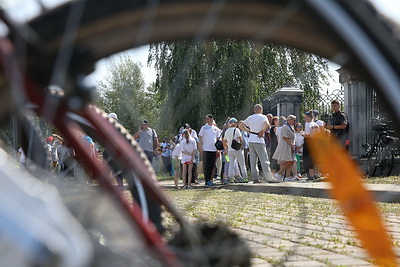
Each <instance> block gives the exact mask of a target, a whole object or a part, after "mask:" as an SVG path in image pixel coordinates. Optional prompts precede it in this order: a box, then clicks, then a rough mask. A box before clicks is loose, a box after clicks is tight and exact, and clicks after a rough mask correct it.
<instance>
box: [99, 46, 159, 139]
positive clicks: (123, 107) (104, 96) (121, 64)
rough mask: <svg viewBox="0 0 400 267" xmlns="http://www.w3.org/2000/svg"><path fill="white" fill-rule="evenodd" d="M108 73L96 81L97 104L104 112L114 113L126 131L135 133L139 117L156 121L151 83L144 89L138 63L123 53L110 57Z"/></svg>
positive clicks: (153, 92) (155, 103) (157, 109)
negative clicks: (98, 95)
mask: <svg viewBox="0 0 400 267" xmlns="http://www.w3.org/2000/svg"><path fill="white" fill-rule="evenodd" d="M108 70H109V74H108V75H107V76H106V77H105V78H104V79H103V80H102V81H99V82H98V86H99V89H100V90H99V93H100V97H99V99H98V101H97V105H98V106H99V107H100V108H102V109H103V110H104V111H105V112H107V113H110V112H115V113H116V114H117V115H118V119H119V121H120V122H121V124H123V125H124V126H125V128H127V129H128V130H129V131H130V132H136V130H137V129H138V127H139V125H140V121H141V120H143V119H147V120H149V121H150V122H151V123H152V124H156V120H158V118H159V108H158V105H157V102H156V100H155V97H154V94H155V90H154V85H150V86H149V88H148V89H147V90H146V89H145V82H144V78H143V74H142V72H141V70H140V65H138V64H137V63H135V62H134V61H133V60H132V58H130V57H129V55H128V54H126V53H124V54H122V55H121V56H119V57H117V59H114V60H112V62H111V64H110V66H109V67H108Z"/></svg>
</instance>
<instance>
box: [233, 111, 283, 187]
mask: <svg viewBox="0 0 400 267" xmlns="http://www.w3.org/2000/svg"><path fill="white" fill-rule="evenodd" d="M262 112H263V108H262V106H261V105H260V104H256V105H255V106H254V114H253V115H251V116H249V117H247V119H246V120H244V121H243V122H242V123H241V124H240V128H241V129H242V130H243V131H248V132H250V137H249V148H250V169H251V177H252V181H251V182H252V183H258V182H259V180H258V167H257V160H259V161H260V163H261V168H262V170H263V175H264V179H265V180H266V181H267V182H269V183H278V182H279V181H278V180H276V179H275V178H274V177H272V174H271V169H270V167H269V158H268V154H267V149H266V147H265V142H264V134H265V132H266V131H267V130H268V129H269V128H270V124H269V122H268V118H267V116H265V115H263V114H262ZM246 126H247V127H246Z"/></svg>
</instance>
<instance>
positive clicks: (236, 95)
mask: <svg viewBox="0 0 400 267" xmlns="http://www.w3.org/2000/svg"><path fill="white" fill-rule="evenodd" d="M148 63H149V64H150V65H151V64H154V66H155V68H156V70H157V80H156V83H155V88H154V90H155V92H156V94H157V95H158V97H159V98H160V99H163V100H164V105H163V108H162V112H161V118H160V119H161V122H163V123H162V124H161V127H163V128H164V129H166V130H169V131H173V130H174V129H176V127H178V126H179V125H181V124H183V123H186V122H188V123H190V124H191V125H192V127H194V128H196V129H198V128H199V127H200V126H201V125H202V124H203V123H204V120H203V117H204V115H205V114H208V113H212V114H213V115H214V116H215V117H216V120H217V122H223V121H224V120H225V118H226V117H228V116H229V117H231V116H235V117H238V118H244V117H246V116H248V115H249V114H251V113H252V107H253V105H254V104H255V103H261V101H262V100H263V99H264V98H266V97H267V96H269V95H271V94H272V93H273V92H274V91H275V90H276V89H278V88H280V87H282V86H283V85H284V84H288V83H290V84H292V85H294V86H297V87H299V88H301V89H302V90H304V91H305V94H304V103H303V109H307V106H310V107H311V106H312V104H313V103H312V102H313V101H316V99H318V95H319V91H320V89H321V87H322V86H323V85H324V84H326V83H327V78H328V65H327V62H326V61H325V60H323V59H322V58H320V57H318V56H315V55H313V54H309V53H306V52H303V51H300V50H296V49H293V48H289V47H286V46H278V45H264V44H262V45H260V44H257V43H254V42H252V41H238V40H213V41H202V42H190V41H178V42H162V43H157V44H152V45H151V46H150V53H149V58H148Z"/></svg>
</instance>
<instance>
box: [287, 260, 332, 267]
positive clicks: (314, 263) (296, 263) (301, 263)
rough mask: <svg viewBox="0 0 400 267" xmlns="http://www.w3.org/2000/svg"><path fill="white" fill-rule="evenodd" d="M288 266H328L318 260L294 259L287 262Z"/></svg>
mask: <svg viewBox="0 0 400 267" xmlns="http://www.w3.org/2000/svg"><path fill="white" fill-rule="evenodd" d="M284 266H287V267H305V266H307V267H314V266H315V267H320V266H324V267H325V266H327V265H326V264H324V263H321V262H318V261H312V260H308V261H293V262H285V265H284Z"/></svg>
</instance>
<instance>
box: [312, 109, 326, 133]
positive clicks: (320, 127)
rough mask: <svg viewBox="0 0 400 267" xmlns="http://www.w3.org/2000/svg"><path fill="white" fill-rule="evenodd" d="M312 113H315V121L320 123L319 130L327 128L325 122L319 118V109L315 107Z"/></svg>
mask: <svg viewBox="0 0 400 267" xmlns="http://www.w3.org/2000/svg"><path fill="white" fill-rule="evenodd" d="M312 113H313V115H314V122H315V123H316V124H317V125H318V128H319V130H320V131H323V130H324V129H325V122H324V121H322V120H320V119H319V118H318V115H319V112H318V110H316V109H314V110H313V112H312Z"/></svg>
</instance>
